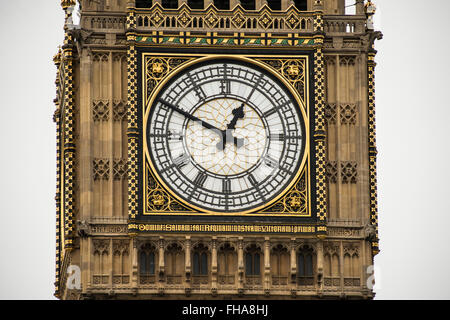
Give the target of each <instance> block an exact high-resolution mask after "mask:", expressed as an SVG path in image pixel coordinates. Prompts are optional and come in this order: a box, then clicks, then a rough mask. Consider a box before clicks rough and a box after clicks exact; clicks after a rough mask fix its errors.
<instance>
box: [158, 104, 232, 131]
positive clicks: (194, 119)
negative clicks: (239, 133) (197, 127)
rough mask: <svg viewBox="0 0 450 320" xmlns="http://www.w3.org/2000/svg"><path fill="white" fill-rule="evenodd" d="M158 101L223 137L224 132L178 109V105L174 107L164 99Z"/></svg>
mask: <svg viewBox="0 0 450 320" xmlns="http://www.w3.org/2000/svg"><path fill="white" fill-rule="evenodd" d="M158 101H159V102H161V103H162V104H164V105H165V106H167V107H169V108H171V109H172V110H174V111H176V112H178V113H180V114H182V115H183V116H185V117H186V118H188V119H189V120H192V121H197V122H200V124H201V125H202V126H203V127H205V128H206V129H209V130H212V131H214V132H216V133H217V134H218V135H219V136H220V137H222V135H223V133H222V130H220V129H219V128H217V127H215V126H213V125H212V124H209V123H208V122H205V121H203V120H201V119H200V118H197V117H196V116H194V115H192V114H190V113H188V112H186V111H184V110H183V109H180V108H178V107H177V106H176V105H174V104H172V103H170V102H167V101H165V100H162V99H158Z"/></svg>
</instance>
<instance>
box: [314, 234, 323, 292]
mask: <svg viewBox="0 0 450 320" xmlns="http://www.w3.org/2000/svg"><path fill="white" fill-rule="evenodd" d="M316 249H317V250H316V255H317V256H316V259H317V270H316V272H317V284H318V287H319V291H320V292H321V291H322V290H323V240H322V239H320V240H319V242H318V243H317V248H316Z"/></svg>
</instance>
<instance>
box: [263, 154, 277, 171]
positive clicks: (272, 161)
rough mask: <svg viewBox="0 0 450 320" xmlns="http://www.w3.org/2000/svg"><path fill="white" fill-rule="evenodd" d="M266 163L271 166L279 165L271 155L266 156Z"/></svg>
mask: <svg viewBox="0 0 450 320" xmlns="http://www.w3.org/2000/svg"><path fill="white" fill-rule="evenodd" d="M264 163H265V164H266V165H267V166H268V167H270V168H276V167H278V161H277V160H275V159H274V158H272V157H271V156H270V155H266V156H265V157H264Z"/></svg>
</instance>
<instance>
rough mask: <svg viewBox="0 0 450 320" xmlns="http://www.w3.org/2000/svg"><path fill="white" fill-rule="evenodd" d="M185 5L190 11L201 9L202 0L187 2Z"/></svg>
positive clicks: (189, 0)
mask: <svg viewBox="0 0 450 320" xmlns="http://www.w3.org/2000/svg"><path fill="white" fill-rule="evenodd" d="M187 4H188V6H189V8H191V9H203V0H188V2H187Z"/></svg>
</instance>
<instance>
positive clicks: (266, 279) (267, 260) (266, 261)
mask: <svg viewBox="0 0 450 320" xmlns="http://www.w3.org/2000/svg"><path fill="white" fill-rule="evenodd" d="M264 290H265V291H266V294H267V293H268V291H269V290H270V238H269V237H265V238H264Z"/></svg>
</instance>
